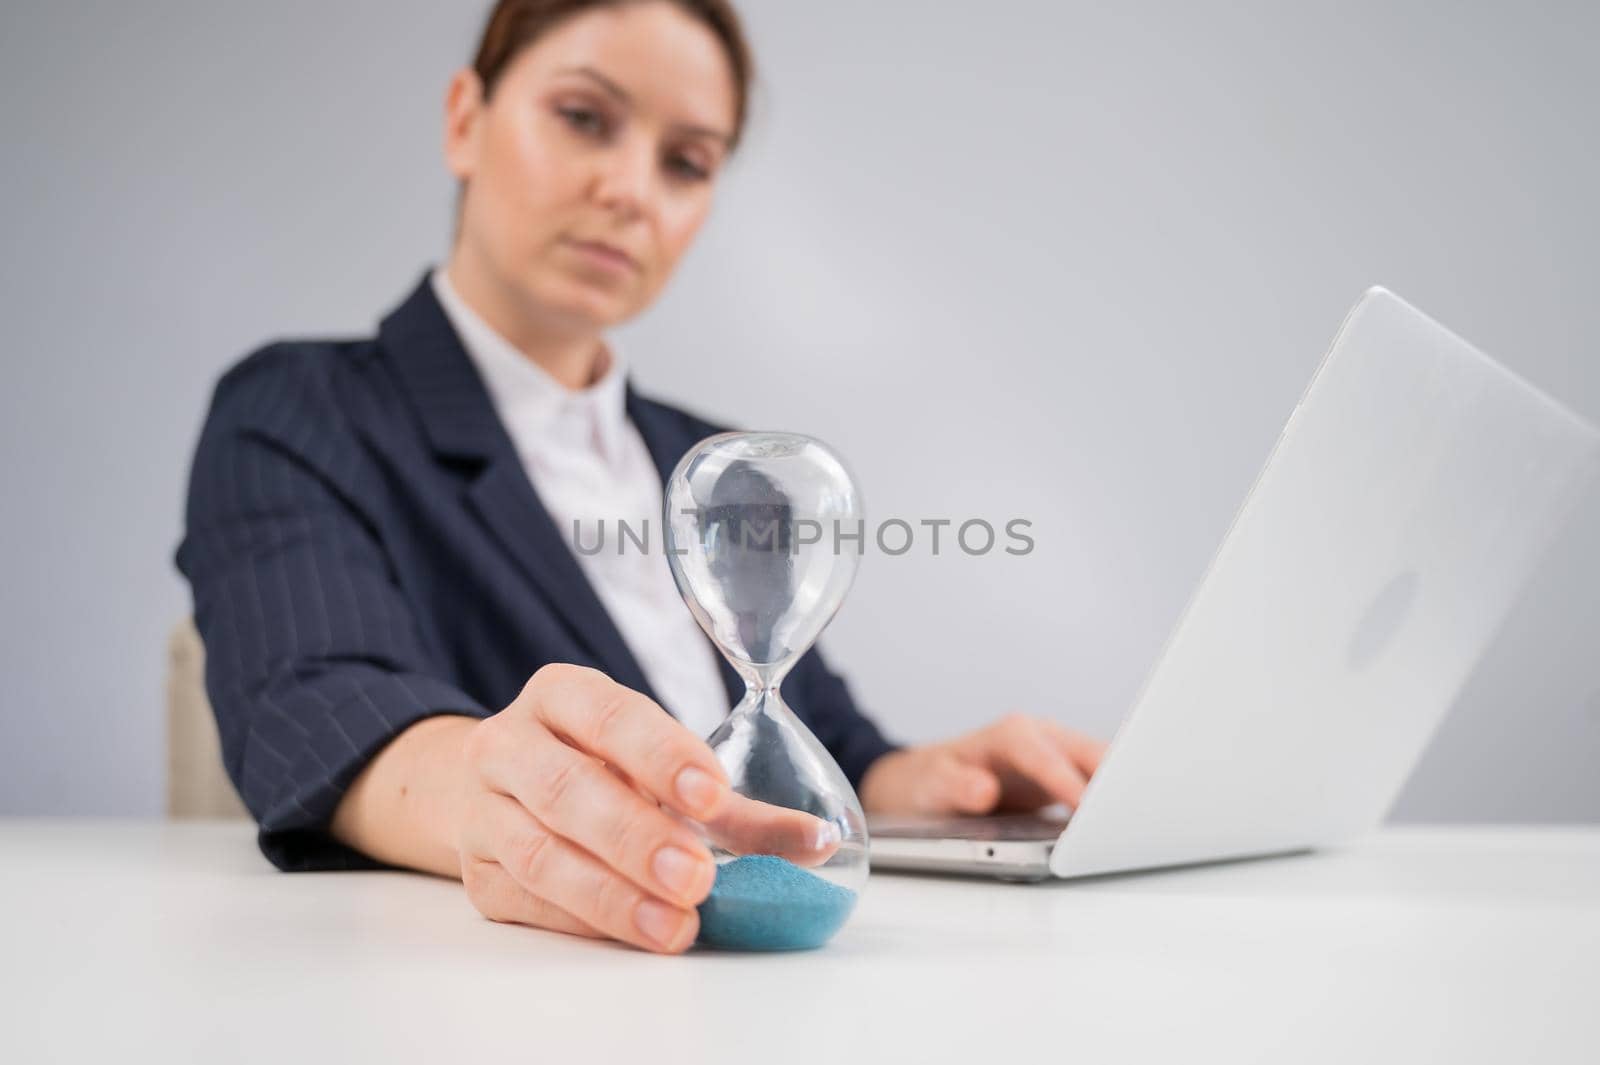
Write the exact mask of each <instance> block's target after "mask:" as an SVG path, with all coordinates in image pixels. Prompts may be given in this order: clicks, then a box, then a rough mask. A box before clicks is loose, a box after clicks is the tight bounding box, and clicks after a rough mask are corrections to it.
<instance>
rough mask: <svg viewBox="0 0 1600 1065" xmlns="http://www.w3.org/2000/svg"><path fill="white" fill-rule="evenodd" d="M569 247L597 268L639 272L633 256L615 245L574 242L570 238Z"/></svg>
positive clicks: (601, 242) (597, 242)
mask: <svg viewBox="0 0 1600 1065" xmlns="http://www.w3.org/2000/svg"><path fill="white" fill-rule="evenodd" d="M567 245H568V247H570V248H572V249H573V250H574V251H576V252H577V253H578V254H579V255H582V256H583V257H584V258H585V259H587V260H588V261H589V262H591V263H593V264H594V265H596V266H600V267H604V268H605V269H608V270H613V271H617V272H619V273H620V272H628V271H633V270H637V269H638V268H639V263H638V261H637V260H635V259H634V257H633V256H631V255H629V254H628V253H627V252H625V251H623V250H622V249H621V248H618V247H616V246H614V245H611V244H607V243H605V242H604V241H599V240H573V239H571V238H568V240H567Z"/></svg>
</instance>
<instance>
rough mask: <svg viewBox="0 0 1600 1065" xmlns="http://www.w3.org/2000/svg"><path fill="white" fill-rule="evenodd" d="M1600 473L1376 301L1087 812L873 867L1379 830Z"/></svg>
mask: <svg viewBox="0 0 1600 1065" xmlns="http://www.w3.org/2000/svg"><path fill="white" fill-rule="evenodd" d="M1597 459H1600V432H1597V430H1596V429H1595V427H1594V426H1592V425H1590V424H1589V423H1587V422H1585V421H1584V420H1583V419H1581V418H1579V417H1578V416H1577V415H1575V414H1573V413H1572V412H1571V411H1569V410H1567V409H1566V408H1564V407H1563V406H1561V405H1560V404H1559V403H1557V402H1556V401H1555V400H1553V399H1551V398H1550V397H1548V396H1546V395H1545V394H1543V393H1542V392H1540V391H1539V390H1538V389H1537V388H1535V387H1533V386H1532V385H1530V384H1529V383H1528V382H1526V381H1524V380H1523V379H1521V378H1520V377H1518V376H1517V375H1516V374H1514V373H1513V372H1511V371H1510V370H1507V369H1506V368H1505V367H1503V366H1501V365H1500V364H1499V363H1496V362H1495V361H1494V360H1492V359H1490V358H1489V357H1488V356H1486V355H1484V354H1483V353H1482V352H1480V351H1478V350H1477V349H1476V348H1474V347H1472V345H1470V344H1468V343H1467V342H1466V341H1464V340H1462V339H1461V338H1460V337H1458V336H1456V335H1455V334H1454V333H1452V332H1450V331H1449V330H1448V329H1446V328H1445V327H1444V326H1442V325H1440V324H1439V323H1438V322H1435V321H1434V320H1433V319H1431V318H1429V317H1428V316H1427V315H1425V314H1423V313H1422V312H1420V311H1418V310H1417V309H1416V308H1414V307H1412V306H1411V305H1410V304H1408V303H1406V302H1405V301H1404V300H1402V299H1400V298H1399V297H1398V296H1396V295H1394V294H1393V293H1391V292H1388V291H1386V290H1384V289H1381V288H1373V289H1370V290H1368V291H1367V292H1366V293H1365V294H1364V295H1363V296H1362V297H1361V299H1360V300H1359V301H1358V302H1357V303H1356V305H1355V307H1354V308H1353V309H1352V310H1351V311H1350V313H1349V315H1348V316H1347V317H1346V318H1345V321H1344V324H1343V325H1342V326H1341V327H1340V329H1339V332H1338V335H1337V336H1336V337H1335V338H1334V341H1333V346H1332V347H1331V349H1330V350H1329V351H1328V353H1327V355H1326V356H1325V357H1324V359H1323V361H1322V364H1321V366H1319V367H1318V369H1317V371H1316V373H1315V374H1314V375H1313V376H1312V378H1311V383H1310V384H1309V385H1308V386H1307V388H1306V391H1305V393H1304V395H1303V396H1302V397H1301V399H1300V402H1299V404H1298V405H1296V406H1295V408H1294V411H1293V412H1292V413H1291V414H1290V416H1289V420H1288V422H1287V424H1286V425H1285V426H1284V428H1283V432H1282V434H1281V435H1280V436H1279V438H1278V441H1277V443H1276V444H1275V445H1274V447H1273V448H1272V451H1271V454H1270V455H1269V457H1268V459H1267V463H1266V466H1265V467H1264V468H1263V470H1262V471H1261V473H1260V475H1259V476H1258V477H1257V479H1256V482H1255V484H1254V485H1253V486H1252V487H1251V489H1250V491H1249V492H1248V493H1247V494H1246V496H1245V500H1244V504H1243V505H1242V506H1241V507H1240V509H1239V512H1238V514H1237V515H1235V517H1234V520H1233V524H1232V525H1231V526H1230V527H1229V529H1228V532H1227V534H1226V535H1225V536H1224V538H1223V541H1222V546H1221V547H1220V548H1219V549H1218V551H1217V554H1216V557H1215V558H1214V559H1213V560H1212V562H1211V565H1210V567H1209V568H1208V569H1207V570H1206V572H1205V575H1204V576H1203V577H1202V578H1201V580H1200V585H1199V587H1198V588H1197V589H1196V590H1195V592H1194V595H1193V597H1192V598H1191V599H1190V601H1189V604H1188V606H1187V607H1186V608H1185V610H1184V612H1183V614H1182V615H1181V617H1180V619H1179V621H1178V624H1177V627H1176V629H1175V630H1174V631H1173V633H1172V635H1171V637H1170V638H1169V639H1168V642H1167V644H1166V647H1165V648H1164V649H1163V651H1162V653H1161V655H1160V657H1159V658H1158V659H1157V661H1156V663H1155V668H1154V669H1153V670H1152V671H1151V673H1150V674H1149V676H1148V677H1147V679H1146V681H1145V683H1144V687H1143V688H1142V689H1141V691H1140V693H1139V695H1138V696H1137V698H1136V699H1135V701H1134V704H1133V708H1132V711H1131V712H1130V713H1129V714H1128V716H1127V718H1126V719H1125V720H1124V722H1123V724H1122V727H1121V728H1120V729H1119V730H1118V732H1117V734H1116V736H1115V738H1114V739H1113V740H1112V743H1111V745H1110V749H1109V751H1108V752H1107V754H1106V756H1105V759H1104V760H1103V761H1102V763H1101V765H1100V768H1099V770H1098V771H1097V772H1096V773H1095V775H1094V777H1093V779H1091V780H1090V782H1089V785H1088V788H1087V789H1086V791H1085V792H1084V794H1083V797H1082V800H1081V801H1080V802H1079V804H1078V807H1077V809H1076V810H1073V811H1071V812H1070V815H1069V816H1063V817H1039V816H1031V815H1030V816H1020V817H1000V818H949V819H940V820H932V821H930V820H919V819H909V818H883V817H874V818H870V819H869V820H868V832H869V838H870V841H871V844H870V854H871V864H872V866H873V867H874V868H875V869H905V870H926V871H937V872H951V873H970V874H980V875H988V876H996V877H1001V878H1005V879H1015V880H1041V879H1045V878H1047V877H1080V876H1090V875H1096V874H1103V873H1117V872H1126V871H1131V870H1139V869H1152V868H1159V867H1166V866H1176V865H1187V864H1192V863H1197V862H1211V861H1218V860H1222V859H1232V858H1244V857H1254V856H1260V855H1269V854H1281V853H1288V852H1294V851H1302V850H1306V849H1310V848H1316V847H1322V846H1327V845H1330V844H1334V843H1338V842H1340V841H1343V840H1346V839H1349V838H1350V837H1353V836H1356V835H1359V834H1361V833H1363V832H1366V831H1368V830H1370V829H1372V828H1374V827H1375V826H1376V825H1377V824H1378V823H1379V822H1380V821H1381V820H1382V818H1383V816H1384V814H1385V813H1386V812H1387V811H1388V809H1389V807H1390V805H1391V804H1392V803H1393V801H1394V798H1395V796H1396V794H1397V793H1398V792H1399V790H1400V787H1401V785H1402V784H1403V783H1404V782H1405V779H1406V777H1407V776H1408V775H1409V774H1410V771H1411V769H1412V767H1413V766H1414V765H1415V764H1416V761H1417V759H1418V757H1419V756H1420V755H1421V753H1422V750H1423V747H1424V746H1425V745H1426V744H1427V742H1428V739H1429V737H1430V736H1431V735H1432V733H1433V731H1434V729H1435V727H1436V726H1437V725H1438V723H1439V721H1440V720H1441V719H1442V718H1443V717H1444V714H1445V711H1446V710H1447V709H1449V707H1450V705H1451V703H1452V702H1453V701H1454V700H1455V698H1456V695H1457V693H1458V692H1459V691H1460V689H1461V687H1462V685H1463V684H1464V683H1465V681H1466V679H1467V676H1468V674H1469V673H1470V672H1471V670H1472V667H1473V665H1474V663H1475V662H1476V660H1477V659H1478V656H1479V654H1480V653H1481V652H1482V651H1483V649H1484V647H1485V645H1486V644H1487V643H1488V641H1489V639H1490V638H1491V637H1492V636H1493V635H1494V633H1495V631H1496V629H1497V628H1498V627H1499V625H1500V623H1501V621H1502V620H1503V618H1504V617H1505V614H1506V612H1507V610H1508V609H1509V607H1510V606H1511V603H1512V601H1513V599H1514V597H1515V596H1516V594H1517V592H1518V590H1519V589H1520V588H1521V586H1522V585H1523V584H1524V582H1525V581H1526V579H1527V578H1528V576H1529V575H1530V572H1531V571H1532V569H1533V567H1534V565H1535V562H1536V561H1537V559H1538V557H1539V555H1540V554H1541V552H1542V551H1543V550H1544V548H1545V547H1546V546H1547V545H1548V543H1549V542H1550V541H1551V540H1552V539H1553V538H1554V535H1555V532H1556V531H1557V529H1558V527H1559V526H1560V525H1561V524H1562V522H1563V521H1564V520H1565V518H1566V517H1567V515H1568V513H1569V511H1570V510H1571V509H1572V508H1573V506H1574V505H1575V503H1576V502H1577V499H1578V496H1579V494H1580V492H1581V491H1582V489H1583V487H1584V485H1585V483H1586V481H1587V480H1588V478H1589V477H1590V476H1591V475H1592V474H1593V472H1594V470H1595V467H1596V465H1597ZM1063 813H1065V811H1064V810H1063Z"/></svg>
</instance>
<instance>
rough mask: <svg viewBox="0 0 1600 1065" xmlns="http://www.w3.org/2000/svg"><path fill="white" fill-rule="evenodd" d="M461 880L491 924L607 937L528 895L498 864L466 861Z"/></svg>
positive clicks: (472, 859) (547, 903)
mask: <svg viewBox="0 0 1600 1065" xmlns="http://www.w3.org/2000/svg"><path fill="white" fill-rule="evenodd" d="M461 880H462V883H464V884H465V885H466V888H467V897H468V898H469V899H471V900H472V904H473V905H474V906H475V907H477V909H478V912H479V913H481V914H483V915H484V916H485V917H487V918H488V919H489V920H491V921H499V922H501V923H504V924H525V925H529V926H531V927H533V928H548V929H550V930H551V931H552V932H566V933H567V934H569V935H575V936H586V937H588V938H591V939H605V938H608V937H607V936H606V935H605V934H604V933H603V932H600V931H599V930H597V929H596V928H594V927H593V926H591V925H589V924H588V923H587V922H584V921H580V920H578V919H577V918H576V917H574V916H572V914H570V913H568V912H567V911H565V910H563V909H561V908H560V907H559V906H556V905H555V904H554V903H552V902H549V901H548V900H546V899H541V898H540V897H539V896H537V895H535V894H532V893H531V892H529V891H528V890H527V889H526V888H524V887H523V886H522V885H521V884H519V883H517V881H516V879H515V878H514V877H512V875H511V874H510V873H508V872H506V870H505V867H504V866H502V865H501V864H500V863H499V862H496V861H491V860H489V859H486V858H471V859H468V860H467V862H466V863H464V864H463V865H462V868H461Z"/></svg>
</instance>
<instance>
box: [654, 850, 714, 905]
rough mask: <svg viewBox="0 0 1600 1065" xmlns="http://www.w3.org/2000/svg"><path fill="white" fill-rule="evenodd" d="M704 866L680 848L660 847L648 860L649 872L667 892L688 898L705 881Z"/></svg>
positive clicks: (703, 863)
mask: <svg viewBox="0 0 1600 1065" xmlns="http://www.w3.org/2000/svg"><path fill="white" fill-rule="evenodd" d="M705 864H706V863H705V862H702V861H699V860H698V859H696V858H695V856H694V855H692V854H690V853H689V852H688V851H686V850H682V849H681V848H678V847H662V848H661V849H660V850H658V851H656V856H655V857H654V858H652V859H651V860H650V870H651V872H653V873H655V874H656V879H657V880H659V881H660V882H661V885H662V886H663V887H665V888H666V889H667V890H668V891H670V892H672V893H673V894H674V895H678V896H680V897H682V898H690V897H692V896H693V895H694V894H695V889H696V888H698V887H699V886H700V884H701V882H702V881H703V880H704V879H705ZM695 901H696V902H698V901H699V899H695Z"/></svg>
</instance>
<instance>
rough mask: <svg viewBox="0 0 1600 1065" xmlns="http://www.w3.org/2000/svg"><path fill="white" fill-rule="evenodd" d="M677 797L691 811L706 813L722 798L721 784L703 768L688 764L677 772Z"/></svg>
mask: <svg viewBox="0 0 1600 1065" xmlns="http://www.w3.org/2000/svg"><path fill="white" fill-rule="evenodd" d="M676 787H677V789H678V797H679V798H680V799H682V800H683V803H684V805H685V806H687V807H688V808H689V810H690V811H691V812H693V813H708V812H709V811H710V810H711V808H712V807H714V806H715V805H716V804H717V800H718V799H720V798H722V784H721V782H720V781H718V780H717V778H716V777H714V776H712V775H711V774H710V773H707V772H706V771H705V770H704V769H699V768H696V767H695V766H689V767H688V768H686V769H683V770H681V771H680V772H679V773H678V779H677V782H676Z"/></svg>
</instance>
